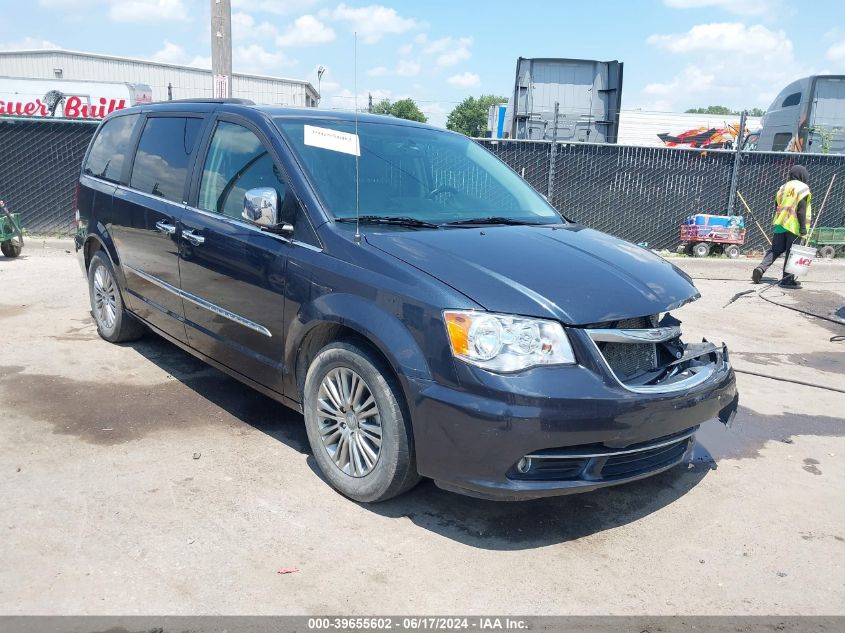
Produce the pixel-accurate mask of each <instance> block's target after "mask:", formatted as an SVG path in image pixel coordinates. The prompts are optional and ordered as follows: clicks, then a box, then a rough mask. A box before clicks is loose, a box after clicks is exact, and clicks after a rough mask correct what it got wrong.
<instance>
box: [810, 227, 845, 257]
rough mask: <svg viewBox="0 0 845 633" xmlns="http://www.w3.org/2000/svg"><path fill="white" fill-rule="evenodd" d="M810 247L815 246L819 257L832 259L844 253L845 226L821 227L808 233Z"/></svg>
mask: <svg viewBox="0 0 845 633" xmlns="http://www.w3.org/2000/svg"><path fill="white" fill-rule="evenodd" d="M809 243H810V246H815V247H816V248H817V249H818V251H819V257H824V258H825V259H832V258H834V257H836V256H837V255H839V254H841V253H843V252H845V226H839V227H832V226H821V227H819V228H817V229H813V230H812V231H811V232H810V240H809Z"/></svg>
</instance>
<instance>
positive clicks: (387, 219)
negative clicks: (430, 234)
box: [335, 215, 440, 229]
mask: <svg viewBox="0 0 845 633" xmlns="http://www.w3.org/2000/svg"><path fill="white" fill-rule="evenodd" d="M356 221H358V222H362V223H364V224H393V225H396V226H412V227H415V228H421V229H437V228H440V225H439V224H434V223H432V222H426V221H425V220H418V219H417V218H408V217H403V216H393V215H362V216H359V217H358V218H357V220H356V218H335V222H350V223H352V222H356Z"/></svg>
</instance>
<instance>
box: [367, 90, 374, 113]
mask: <svg viewBox="0 0 845 633" xmlns="http://www.w3.org/2000/svg"><path fill="white" fill-rule="evenodd" d="M367 95H368V96H369V99H368V100H367V112H369V113H370V114H372V113H373V93H372V92H368V93H367Z"/></svg>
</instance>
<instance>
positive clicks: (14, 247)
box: [0, 237, 23, 257]
mask: <svg viewBox="0 0 845 633" xmlns="http://www.w3.org/2000/svg"><path fill="white" fill-rule="evenodd" d="M21 250H23V244H21V243H20V240H18V238H16V237H13V238H12V239H10V240H6V241H5V242H3V243H0V251H2V253H3V254H4V255H5V256H6V257H17V256H18V255H20V254H21Z"/></svg>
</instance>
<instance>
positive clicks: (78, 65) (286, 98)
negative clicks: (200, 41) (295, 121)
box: [0, 49, 320, 108]
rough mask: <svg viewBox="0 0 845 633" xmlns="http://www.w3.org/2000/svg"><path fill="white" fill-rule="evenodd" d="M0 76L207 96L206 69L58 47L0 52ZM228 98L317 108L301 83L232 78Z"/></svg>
mask: <svg viewBox="0 0 845 633" xmlns="http://www.w3.org/2000/svg"><path fill="white" fill-rule="evenodd" d="M0 76H4V77H31V78H35V79H79V80H87V81H120V82H129V83H141V84H147V85H148V86H150V87H151V88H152V91H153V101H166V100H167V98H168V85H170V86H171V87H172V93H173V98H174V99H188V98H200V97H207V98H209V97H211V96H212V88H211V70H203V69H201V68H193V67H190V66H178V65H176V64H165V63H162V62H153V61H147V60H143V59H132V58H129V57H115V56H112V55H100V54H97V53H81V52H77V51H65V50H59V49H46V50H21V51H2V52H0ZM232 96H233V97H238V98H241V99H251V100H252V101H254V102H255V103H260V104H270V105H286V106H295V107H308V108H311V107H317V103H318V101H319V99H320V95H319V94H318V93H317V91H316V90H315V89H314V86H312V85H311V84H310V83H309V82H307V81H303V80H301V79H286V78H282V77H266V76H263V75H247V74H243V73H233V74H232Z"/></svg>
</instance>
